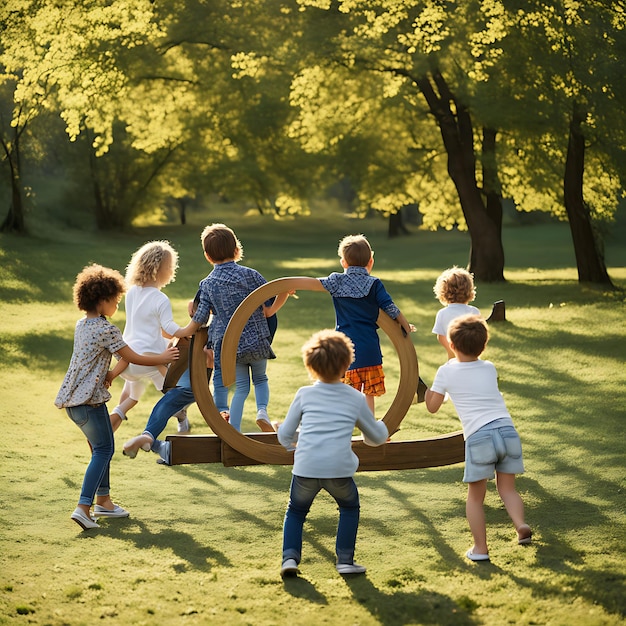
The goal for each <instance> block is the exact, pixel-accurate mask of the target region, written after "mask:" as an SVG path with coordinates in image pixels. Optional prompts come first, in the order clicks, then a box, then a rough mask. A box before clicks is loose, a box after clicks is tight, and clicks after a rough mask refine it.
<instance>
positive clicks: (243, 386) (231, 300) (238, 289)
mask: <svg viewBox="0 0 626 626" xmlns="http://www.w3.org/2000/svg"><path fill="white" fill-rule="evenodd" d="M201 239H202V248H203V250H204V256H205V258H206V260H207V261H208V262H209V263H211V264H212V265H213V271H212V272H211V273H210V274H209V275H208V276H207V277H206V278H205V279H204V280H202V281H201V282H200V291H199V296H200V297H199V303H198V308H197V310H196V312H195V313H194V315H193V318H192V320H191V322H189V324H187V326H185V328H182V329H181V330H179V331H177V332H176V333H175V335H176V336H177V337H186V336H188V335H191V334H193V333H194V332H196V330H197V329H198V328H199V327H200V326H201V325H202V324H206V323H207V321H208V320H209V316H210V315H211V314H213V318H212V320H211V324H210V326H209V336H208V341H207V343H208V345H209V346H210V347H211V348H212V349H213V352H214V371H213V386H214V391H215V398H214V400H215V404H216V406H217V408H218V410H219V411H220V413H221V414H222V415H223V416H225V417H226V416H228V389H227V388H226V387H224V386H223V385H222V370H221V367H220V358H221V348H222V339H223V337H224V333H225V332H226V327H227V326H228V322H229V321H230V318H231V317H232V315H233V313H234V312H235V310H236V309H237V307H238V306H239V304H241V302H242V301H243V299H244V298H245V297H246V296H247V295H248V294H250V293H252V292H253V291H254V290H255V289H256V288H257V287H260V286H261V285H264V284H265V283H266V282H267V281H266V280H265V279H264V278H263V276H261V274H259V272H257V271H256V270H253V269H252V268H249V267H245V266H243V265H239V264H238V261H240V260H241V259H242V258H243V246H242V245H241V242H240V241H239V239H237V236H236V235H235V233H234V232H233V231H232V229H230V228H228V226H225V225H224V224H211V225H210V226H207V227H206V228H205V229H204V231H203V232H202V236H201ZM288 296H289V294H288V293H287V292H285V293H283V294H280V295H279V296H277V297H276V299H275V300H274V302H273V303H271V306H270V303H269V302H267V303H265V304H264V306H262V307H259V308H258V309H257V310H256V311H254V313H253V314H252V315H251V316H250V319H249V320H248V322H247V323H246V325H245V327H244V329H243V332H242V333H241V339H240V340H239V345H238V347H237V363H236V381H235V393H234V395H233V399H232V403H231V407H230V415H229V421H230V424H231V426H233V427H234V428H236V429H237V430H241V420H242V417H243V407H244V403H245V400H246V398H247V397H248V394H249V393H250V373H251V374H252V382H253V384H254V394H255V397H256V405H257V418H256V423H257V426H259V428H260V429H261V430H264V431H268V432H274V428H273V427H272V424H271V422H270V420H269V417H268V415H267V404H268V402H269V383H268V379H267V374H266V368H267V359H273V358H276V357H275V355H274V352H273V351H272V348H271V345H270V330H269V327H268V324H267V319H266V318H268V317H270V316H272V315H274V314H275V313H276V312H277V311H278V310H279V309H280V308H281V307H282V306H283V304H285V301H286V300H287V297H288Z"/></svg>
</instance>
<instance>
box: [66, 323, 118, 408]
mask: <svg viewBox="0 0 626 626" xmlns="http://www.w3.org/2000/svg"><path fill="white" fill-rule="evenodd" d="M125 346H126V343H125V342H124V340H123V339H122V333H121V332H120V329H119V328H118V327H117V326H115V325H114V324H111V322H109V320H107V319H106V318H104V317H83V318H82V319H80V320H78V322H76V328H75V329H74V350H73V352H72V359H71V360H70V365H69V367H68V370H67V374H65V378H64V379H63V384H62V385H61V389H59V393H58V395H57V397H56V400H55V401H54V404H55V405H56V406H57V407H58V408H59V409H62V408H64V407H73V406H82V405H84V404H88V405H92V406H93V405H98V404H102V403H103V402H108V401H109V400H110V399H111V394H110V393H109V392H108V390H107V388H106V386H105V384H104V382H105V379H106V375H107V372H108V371H109V366H110V365H111V356H112V355H113V354H115V353H116V352H117V351H118V350H121V349H122V348H124V347H125Z"/></svg>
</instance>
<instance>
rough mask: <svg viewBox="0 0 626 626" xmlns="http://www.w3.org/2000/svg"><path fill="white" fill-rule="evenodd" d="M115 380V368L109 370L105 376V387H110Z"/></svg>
mask: <svg viewBox="0 0 626 626" xmlns="http://www.w3.org/2000/svg"><path fill="white" fill-rule="evenodd" d="M114 380H115V373H114V372H113V370H109V371H108V372H107V373H106V376H105V377H104V387H105V389H108V388H109V387H110V386H111V383H112V382H113V381H114Z"/></svg>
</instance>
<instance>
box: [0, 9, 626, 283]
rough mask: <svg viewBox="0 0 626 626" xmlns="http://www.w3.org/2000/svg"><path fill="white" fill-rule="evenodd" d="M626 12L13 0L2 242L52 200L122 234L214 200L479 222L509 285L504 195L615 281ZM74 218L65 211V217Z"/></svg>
mask: <svg viewBox="0 0 626 626" xmlns="http://www.w3.org/2000/svg"><path fill="white" fill-rule="evenodd" d="M625 28H626V7H625V4H624V3H623V2H619V1H618V2H611V1H608V0H606V1H604V0H589V1H587V2H577V1H575V0H556V1H554V2H550V1H548V0H525V1H524V2H520V1H512V0H463V1H462V2H461V1H458V2H456V1H445V0H426V1H421V2H420V1H417V2H416V1H408V0H378V1H375V0H343V1H342V0H284V1H281V0H246V1H241V0H168V2H164V1H163V0H154V1H150V0H124V1H121V0H109V1H108V2H104V1H103V0H84V1H83V2H80V3H75V2H73V1H71V0H8V1H7V2H6V3H5V4H4V5H3V7H1V8H0V141H1V144H2V164H1V167H2V171H1V175H2V180H3V193H2V194H1V196H0V200H1V201H2V202H3V203H4V206H5V217H4V219H3V221H2V226H1V229H2V230H3V231H5V232H25V231H26V229H27V220H26V209H27V207H33V208H32V211H33V215H37V212H38V211H40V210H41V206H42V204H43V200H39V198H44V197H45V199H46V202H47V203H49V204H53V205H55V206H57V207H62V206H63V207H73V208H74V210H71V211H70V210H66V214H65V216H64V219H66V220H68V221H69V222H70V223H76V224H81V223H83V222H82V220H85V219H87V220H93V221H95V223H96V225H97V227H98V228H102V229H123V228H125V227H127V226H128V225H129V224H130V223H131V222H132V221H133V220H134V219H135V218H136V217H138V216H140V215H142V214H145V213H151V212H154V211H164V210H166V209H167V208H168V207H169V208H174V209H175V210H177V211H178V212H179V214H180V216H181V219H183V220H184V216H185V210H186V207H188V206H189V205H190V204H192V203H193V202H194V201H198V200H200V199H202V198H203V197H207V196H208V195H210V194H219V195H221V196H223V197H227V198H229V199H230V200H242V201H246V202H253V203H254V204H255V206H256V207H257V208H258V210H259V211H261V212H275V213H277V214H298V213H306V212H309V211H311V210H312V208H311V207H312V204H311V200H312V199H313V198H316V197H319V196H320V195H321V194H324V193H328V190H329V189H331V188H333V186H335V187H336V186H337V185H342V186H343V187H344V188H346V189H347V190H348V191H349V197H350V203H351V208H352V209H353V210H355V211H358V212H360V213H363V214H364V213H366V212H367V211H371V210H376V211H380V212H381V213H382V214H384V215H386V216H397V215H399V212H400V210H401V209H402V207H405V206H407V205H417V206H418V207H419V211H420V213H421V214H422V218H423V223H424V225H425V226H426V227H428V228H432V229H435V228H448V229H449V228H454V227H458V228H467V229H468V230H469V233H470V238H471V250H470V259H469V268H470V269H471V271H473V272H474V273H475V275H476V278H477V279H478V280H483V281H501V280H504V274H503V271H504V264H505V258H504V250H503V246H502V239H501V229H502V216H503V200H504V199H511V200H512V201H513V202H514V203H515V206H516V209H517V210H519V211H536V210H538V211H545V212H548V213H550V214H552V215H556V216H558V217H559V218H562V219H567V220H568V222H569V225H570V229H571V232H572V241H573V246H574V250H575V254H576V262H577V266H578V273H579V280H580V281H583V282H594V283H601V284H605V285H609V286H610V285H611V280H610V278H609V276H608V273H607V271H606V266H605V263H604V257H603V248H602V236H603V233H604V232H605V230H606V228H607V227H608V226H609V225H610V222H611V220H612V219H613V216H614V214H615V211H616V208H617V205H618V202H619V201H620V198H621V197H622V195H623V189H624V184H623V181H624V172H625V167H624V166H625V153H624V146H625V145H626V141H625V138H624V133H625V128H626V124H625V121H626V115H625V110H624V109H625V107H626V93H624V91H625V89H626V87H625V86H624V82H623V80H622V65H623V59H624V58H625V54H624V53H625V52H626V50H625V43H626V35H625ZM55 210H56V211H60V209H55Z"/></svg>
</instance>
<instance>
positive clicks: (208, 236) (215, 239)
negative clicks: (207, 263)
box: [200, 224, 243, 263]
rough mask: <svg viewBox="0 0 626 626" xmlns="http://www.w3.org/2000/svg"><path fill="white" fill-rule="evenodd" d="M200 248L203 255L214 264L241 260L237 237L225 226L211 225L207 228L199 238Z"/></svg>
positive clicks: (241, 247)
mask: <svg viewBox="0 0 626 626" xmlns="http://www.w3.org/2000/svg"><path fill="white" fill-rule="evenodd" d="M200 239H201V240H202V248H203V250H204V252H205V254H206V255H207V256H208V257H209V259H211V261H215V262H216V263H222V262H223V261H229V260H230V259H234V260H235V261H239V260H240V259H242V258H243V246H242V245H241V242H240V241H239V239H237V235H235V232H234V231H233V230H232V228H228V226H226V225H225V224H211V225H210V226H207V227H206V228H205V229H204V230H203V231H202V235H201V236H200Z"/></svg>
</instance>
